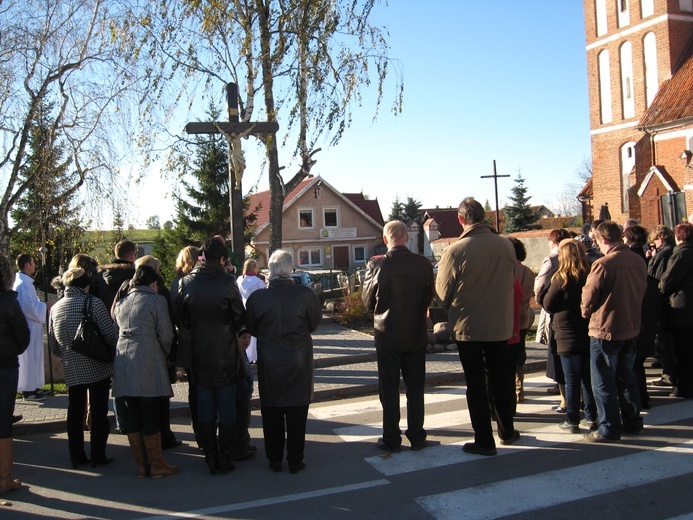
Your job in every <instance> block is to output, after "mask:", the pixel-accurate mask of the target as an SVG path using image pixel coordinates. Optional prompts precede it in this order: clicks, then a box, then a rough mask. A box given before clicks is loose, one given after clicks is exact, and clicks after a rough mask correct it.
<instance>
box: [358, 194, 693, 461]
mask: <svg viewBox="0 0 693 520" xmlns="http://www.w3.org/2000/svg"><path fill="white" fill-rule="evenodd" d="M485 217H486V215H485V211H484V209H483V207H482V206H481V205H480V204H479V203H478V202H477V201H476V200H474V199H473V198H467V199H465V200H463V201H462V203H461V204H460V206H459V208H458V220H459V222H460V224H461V226H462V230H463V232H462V235H461V236H460V237H459V239H458V240H457V241H456V242H454V243H453V244H451V245H450V246H448V247H447V248H446V250H445V251H444V252H443V255H442V258H441V260H440V262H439V264H438V273H437V276H436V277H435V278H434V276H433V273H432V272H431V271H430V269H427V267H426V266H425V265H424V264H423V263H422V262H420V261H419V260H420V259H421V257H418V255H415V254H413V253H411V252H409V250H408V249H407V248H406V242H407V236H406V227H405V226H404V225H403V224H402V223H398V222H389V223H387V224H386V225H385V227H384V230H383V242H384V243H385V244H386V245H387V246H388V251H387V253H386V254H384V255H379V256H377V257H373V258H372V259H371V260H370V261H369V262H368V265H367V268H366V275H365V280H364V290H363V295H362V296H363V302H364V305H365V306H366V308H367V309H368V310H369V311H371V312H373V316H374V329H375V347H376V351H377V360H378V376H379V383H380V401H381V404H382V407H383V436H382V437H381V438H380V439H378V442H377V445H378V447H379V448H381V449H383V450H386V451H389V452H399V451H401V444H402V435H401V434H402V432H401V430H400V428H399V391H398V388H399V380H400V374H401V377H402V378H403V379H404V383H405V385H406V388H407V393H406V397H407V425H408V428H407V431H406V432H405V434H406V437H407V438H408V439H409V441H410V445H411V449H413V450H419V449H422V448H424V447H426V446H428V445H429V444H430V443H429V442H428V441H427V440H426V431H425V429H424V418H425V412H424V406H423V381H424V376H425V365H424V359H425V356H424V353H425V348H426V344H427V336H426V313H427V310H428V306H429V305H430V304H431V302H432V301H433V300H434V296H435V299H436V300H437V302H438V303H439V304H440V306H441V307H443V308H444V309H445V310H446V311H447V314H448V320H449V323H450V326H451V329H452V335H453V337H454V339H455V341H456V342H457V347H458V352H459V357H460V362H461V364H462V366H463V369H464V374H465V379H466V384H467V392H466V396H467V406H468V409H469V414H470V418H471V422H472V428H473V429H474V442H469V443H466V444H465V445H464V446H463V450H464V451H466V452H468V453H472V454H477V455H484V456H492V455H496V453H497V451H496V439H495V436H494V431H493V424H494V421H495V424H496V428H497V433H498V437H499V442H500V444H502V445H507V444H512V443H514V442H517V441H518V440H519V439H520V432H519V431H518V430H517V429H515V425H514V415H515V412H516V406H517V403H521V402H523V401H524V385H523V374H524V370H523V367H524V363H525V360H526V347H525V341H526V334H527V330H528V329H529V327H530V326H531V325H532V323H533V320H534V312H533V310H532V309H531V308H530V301H531V299H532V296H534V297H535V298H536V301H537V302H538V303H539V304H541V307H542V311H541V314H540V319H539V322H538V325H537V340H538V341H539V342H541V343H544V344H545V345H547V346H548V348H547V354H548V359H547V375H548V376H549V377H551V378H552V379H554V380H555V381H556V382H557V383H558V384H557V388H556V393H557V394H558V393H560V395H561V403H560V404H559V405H558V406H556V407H555V408H554V409H555V410H556V411H558V412H560V413H561V414H564V419H563V420H562V421H561V422H560V423H559V424H558V427H559V428H561V429H563V430H566V431H569V432H572V433H576V434H577V433H584V436H585V440H587V441H589V442H617V441H619V440H620V438H621V435H622V433H624V432H625V433H637V432H639V431H640V430H642V428H643V422H642V418H641V416H640V411H641V409H643V408H649V407H650V406H651V403H650V398H649V395H648V393H647V381H646V380H645V370H644V362H645V360H646V358H648V357H650V356H652V355H655V354H656V356H657V359H658V361H656V363H661V365H662V366H663V376H662V378H661V379H660V380H657V381H653V382H651V383H650V384H653V385H655V386H671V387H672V393H671V396H673V397H679V398H693V391H692V388H691V381H692V377H693V348H691V347H692V345H691V344H690V343H691V338H692V337H693V334H692V333H693V304H692V303H691V302H692V301H693V299H692V298H693V250H692V249H691V247H693V246H692V244H693V224H691V223H687V222H684V223H681V224H679V225H677V226H676V227H675V228H674V230H670V229H669V228H667V227H665V226H656V227H655V228H654V229H653V230H652V231H651V232H649V233H648V231H647V230H646V229H645V228H643V227H642V226H640V225H638V223H637V222H636V221H632V220H631V221H628V222H626V223H625V225H624V226H619V225H618V224H616V223H615V222H611V221H606V222H603V221H599V220H598V221H594V222H592V223H591V224H587V225H586V226H585V228H583V232H582V233H580V234H578V233H571V232H569V231H568V230H566V229H554V230H551V231H550V232H549V233H548V246H549V254H548V255H547V257H546V258H545V259H544V261H543V262H542V264H541V267H540V269H539V272H538V273H537V274H536V276H535V274H534V272H532V270H531V269H529V268H528V267H527V266H525V265H524V264H523V263H522V262H523V261H524V260H525V258H526V250H525V247H524V245H523V243H522V242H521V241H520V240H518V239H517V238H513V237H507V238H506V237H502V236H500V235H498V233H497V232H496V230H495V229H494V228H493V226H491V225H490V224H488V223H487V222H486V221H485ZM429 267H430V266H429ZM434 280H435V281H434ZM583 415H584V419H583V420H582V421H581V417H582V416H583ZM492 419H493V421H492Z"/></svg>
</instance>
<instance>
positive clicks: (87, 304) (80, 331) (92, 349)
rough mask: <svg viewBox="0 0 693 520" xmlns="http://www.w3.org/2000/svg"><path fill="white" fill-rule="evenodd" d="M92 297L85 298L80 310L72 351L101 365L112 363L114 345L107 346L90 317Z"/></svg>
mask: <svg viewBox="0 0 693 520" xmlns="http://www.w3.org/2000/svg"><path fill="white" fill-rule="evenodd" d="M93 298H94V297H93V296H87V297H86V298H85V300H84V308H83V309H82V321H81V322H80V324H79V327H78V328H77V334H75V339H74V340H73V341H72V350H74V351H75V352H79V353H80V354H82V355H84V356H87V357H88V358H91V359H94V360H96V361H101V362H102V363H113V360H114V359H115V350H116V349H115V345H109V344H108V343H106V341H105V340H104V339H103V336H102V335H101V331H100V330H99V326H98V325H97V324H96V322H95V321H94V318H93V316H92V305H93V303H92V299H93Z"/></svg>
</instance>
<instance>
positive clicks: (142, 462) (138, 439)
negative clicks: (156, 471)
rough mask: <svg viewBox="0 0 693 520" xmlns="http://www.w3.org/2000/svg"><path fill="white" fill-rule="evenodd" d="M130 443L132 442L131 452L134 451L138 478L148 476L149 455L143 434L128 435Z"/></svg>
mask: <svg viewBox="0 0 693 520" xmlns="http://www.w3.org/2000/svg"><path fill="white" fill-rule="evenodd" d="M128 442H130V450H132V456H133V457H134V458H135V464H136V465H137V478H144V477H146V476H148V475H149V464H147V453H146V452H145V450H144V440H143V438H142V432H137V433H128Z"/></svg>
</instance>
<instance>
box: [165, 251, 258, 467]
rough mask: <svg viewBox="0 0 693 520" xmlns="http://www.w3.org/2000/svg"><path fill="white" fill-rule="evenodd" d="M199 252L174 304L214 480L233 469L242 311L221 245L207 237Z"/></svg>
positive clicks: (242, 369) (241, 362)
mask: <svg viewBox="0 0 693 520" xmlns="http://www.w3.org/2000/svg"><path fill="white" fill-rule="evenodd" d="M200 253H201V255H202V260H201V261H200V262H198V263H197V265H196V266H195V268H194V269H193V270H192V272H191V273H190V274H189V275H187V276H186V277H184V278H183V279H182V280H181V281H180V288H179V291H178V295H177V298H176V300H177V301H176V304H177V314H178V316H179V319H180V325H181V326H183V327H185V328H186V329H187V330H189V331H190V342H191V347H192V373H193V380H194V381H195V384H196V385H197V395H198V405H197V415H198V421H199V424H198V431H199V434H200V438H201V440H202V447H203V449H204V451H205V460H206V461H207V465H208V466H209V471H210V474H212V475H214V474H217V473H222V474H224V473H227V472H228V471H231V470H233V469H234V465H233V462H232V458H233V455H232V448H233V437H234V428H235V424H236V385H237V383H238V381H239V379H243V378H245V377H246V376H247V371H246V367H245V361H244V359H243V358H242V356H241V351H240V349H239V346H238V336H237V334H238V331H240V330H241V328H242V327H243V325H245V310H244V308H243V300H242V299H241V295H240V293H239V292H238V287H237V286H236V280H235V278H234V277H233V275H232V274H230V273H227V272H226V269H225V268H224V263H225V262H226V260H227V258H228V251H227V249H226V246H225V245H224V244H223V243H222V242H221V241H220V240H217V239H215V238H212V239H209V240H207V241H206V242H205V244H204V245H203V246H202V249H201V250H200ZM217 417H218V422H219V440H218V443H217V431H216V430H217V428H216V424H215V421H216V420H217Z"/></svg>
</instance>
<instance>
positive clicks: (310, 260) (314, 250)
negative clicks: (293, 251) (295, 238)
mask: <svg viewBox="0 0 693 520" xmlns="http://www.w3.org/2000/svg"><path fill="white" fill-rule="evenodd" d="M298 265H300V266H301V267H313V266H319V265H322V247H304V248H300V249H299V250H298Z"/></svg>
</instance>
